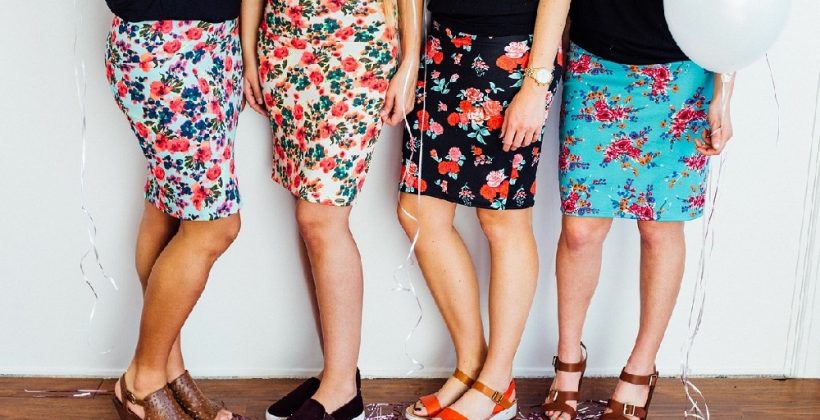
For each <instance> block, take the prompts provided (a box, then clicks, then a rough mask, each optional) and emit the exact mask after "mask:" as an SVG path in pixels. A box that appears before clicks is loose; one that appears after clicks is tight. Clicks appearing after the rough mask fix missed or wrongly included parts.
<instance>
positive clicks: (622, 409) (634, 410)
mask: <svg viewBox="0 0 820 420" xmlns="http://www.w3.org/2000/svg"><path fill="white" fill-rule="evenodd" d="M654 371H655V373H653V374H651V375H633V374H631V373H626V368H624V369H623V370H621V376H620V377H619V378H620V380H622V381H624V382H627V383H630V384H632V385H639V386H640V385H643V386H649V395H647V397H646V404H644V406H643V407H638V406H637V405H635V404H626V403H622V402H620V401H618V400H615V399H612V398H610V399H609V402H608V403H607V405H606V407H607V408H609V409H610V410H612V412H611V413H606V414H604V415H603V416H602V417H601V420H629V417H627V416H634V417H637V418H639V419H641V420H643V419H646V417H647V416H648V415H649V403H651V402H652V394H654V393H655V385H656V384H657V383H658V370H657V369H654Z"/></svg>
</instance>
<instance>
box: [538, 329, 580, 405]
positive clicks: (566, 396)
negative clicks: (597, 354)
mask: <svg viewBox="0 0 820 420" xmlns="http://www.w3.org/2000/svg"><path fill="white" fill-rule="evenodd" d="M581 349H582V350H583V359H582V360H581V361H580V362H578V363H565V362H562V361H561V359H559V358H558V356H554V357H553V358H552V365H553V366H554V367H555V373H556V374H557V373H558V371H561V372H566V373H576V372H581V378H580V379H579V380H578V390H577V391H558V390H552V389H551V390H550V391H549V394H548V395H547V402H545V403H544V404H543V405H542V406H541V411H542V412H543V413H544V415H545V416H546V413H547V412H550V411H557V412H560V414H559V418H560V416H562V415H564V414H568V415H569V418H570V420H575V419H576V418H577V417H578V410H577V409H576V408H572V406H571V405H569V404H567V401H575V402H576V404H577V403H578V402H579V401H581V385H582V384H583V382H584V373H586V370H587V347H586V346H585V345H584V343H581ZM546 417H547V418H549V416H546Z"/></svg>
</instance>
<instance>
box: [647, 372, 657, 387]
mask: <svg viewBox="0 0 820 420" xmlns="http://www.w3.org/2000/svg"><path fill="white" fill-rule="evenodd" d="M657 382H658V374H657V373H653V374H651V375H649V386H653V385H655V384H656V383H657Z"/></svg>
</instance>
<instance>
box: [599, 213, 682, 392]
mask: <svg viewBox="0 0 820 420" xmlns="http://www.w3.org/2000/svg"><path fill="white" fill-rule="evenodd" d="M638 229H639V230H640V232H641V326H640V329H639V330H638V337H637V339H636V340H635V347H633V349H632V354H631V355H630V356H629V361H627V363H626V371H627V372H629V373H631V374H634V375H650V374H652V373H653V372H654V369H655V357H656V356H657V354H658V349H660V346H661V342H662V341H663V336H664V334H665V333H666V327H667V326H668V325H669V318H670V317H671V316H672V311H673V310H674V309H675V301H677V299H678V293H679V292H680V285H681V281H682V280H683V269H684V262H685V259H686V241H685V238H684V233H683V222H638ZM648 394H649V388H648V387H646V386H636V385H632V384H629V383H626V382H618V386H617V387H616V388H615V393H614V394H613V398H614V399H616V400H618V401H622V402H626V403H630V404H635V405H638V406H642V405H644V403H645V402H646V398H647V396H648Z"/></svg>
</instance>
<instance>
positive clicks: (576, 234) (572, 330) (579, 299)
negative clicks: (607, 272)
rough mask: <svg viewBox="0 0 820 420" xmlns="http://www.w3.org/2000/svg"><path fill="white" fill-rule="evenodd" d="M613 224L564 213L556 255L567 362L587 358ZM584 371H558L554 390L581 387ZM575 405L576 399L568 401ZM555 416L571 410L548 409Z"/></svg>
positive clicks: (561, 349) (561, 343) (562, 353)
mask: <svg viewBox="0 0 820 420" xmlns="http://www.w3.org/2000/svg"><path fill="white" fill-rule="evenodd" d="M610 226H612V219H602V218H582V217H574V216H564V217H563V227H562V230H561V237H560V238H559V239H558V251H557V255H556V259H555V274H556V278H557V280H558V332H559V339H558V358H559V359H561V360H562V361H563V362H566V363H577V362H580V361H581V359H582V358H583V355H582V352H581V336H582V334H583V330H584V321H585V319H586V315H587V309H588V308H589V303H590V301H591V300H592V295H593V294H594V293H595V288H596V287H597V286H598V278H599V276H600V274H601V257H602V252H603V245H604V240H605V239H606V236H607V234H608V233H609V228H610ZM580 378H581V374H580V373H568V372H558V373H557V374H556V376H555V380H554V381H553V383H552V387H551V388H550V389H551V390H560V391H574V390H577V389H578V381H579V380H580ZM567 403H568V405H570V406H572V407H576V406H577V402H576V401H570V402H567ZM547 415H548V416H550V418H551V419H553V420H555V419H558V418H561V419H569V415H568V414H561V413H558V412H552V411H551V412H548V413H547Z"/></svg>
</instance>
